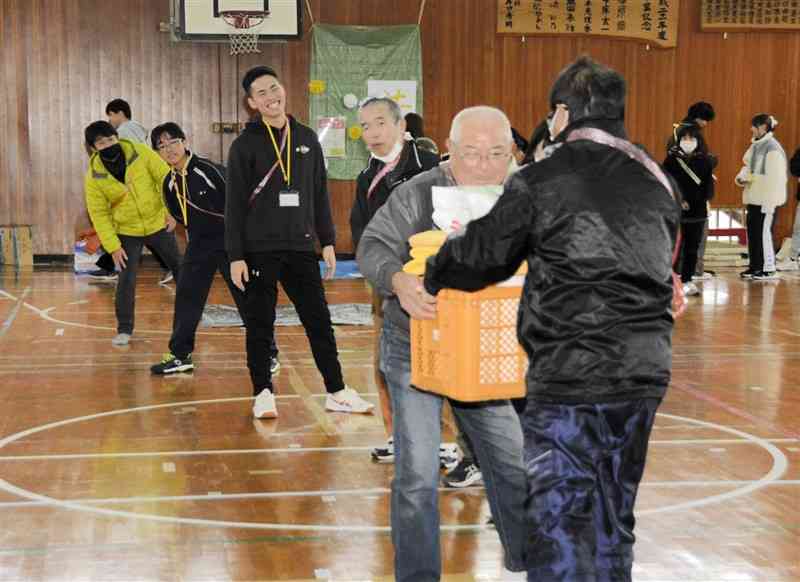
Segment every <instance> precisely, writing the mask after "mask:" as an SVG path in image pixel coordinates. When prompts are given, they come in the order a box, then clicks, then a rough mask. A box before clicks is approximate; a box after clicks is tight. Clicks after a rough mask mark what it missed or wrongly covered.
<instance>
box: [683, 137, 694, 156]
mask: <svg viewBox="0 0 800 582" xmlns="http://www.w3.org/2000/svg"><path fill="white" fill-rule="evenodd" d="M681 149H682V150H683V152H684V153H685V154H686V155H689V154H691V153H692V152H694V150H696V149H697V140H696V139H687V140H681Z"/></svg>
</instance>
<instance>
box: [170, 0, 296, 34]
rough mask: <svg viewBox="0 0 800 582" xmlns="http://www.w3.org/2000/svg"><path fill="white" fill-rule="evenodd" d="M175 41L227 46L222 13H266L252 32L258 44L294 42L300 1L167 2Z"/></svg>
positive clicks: (196, 0)
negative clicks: (275, 41) (256, 35)
mask: <svg viewBox="0 0 800 582" xmlns="http://www.w3.org/2000/svg"><path fill="white" fill-rule="evenodd" d="M171 1H172V2H173V27H172V30H173V38H174V39H175V40H176V41H193V42H228V41H229V36H228V34H229V32H230V26H229V25H228V24H226V22H225V20H224V19H223V18H222V15H223V14H224V13H226V12H245V13H252V12H261V13H267V14H268V16H267V17H266V18H264V20H263V22H262V23H261V24H260V25H259V26H258V27H257V28H256V29H254V31H256V30H257V32H258V35H259V40H261V41H269V40H289V39H298V38H300V36H301V35H302V30H303V25H302V15H303V13H302V1H303V0H171Z"/></svg>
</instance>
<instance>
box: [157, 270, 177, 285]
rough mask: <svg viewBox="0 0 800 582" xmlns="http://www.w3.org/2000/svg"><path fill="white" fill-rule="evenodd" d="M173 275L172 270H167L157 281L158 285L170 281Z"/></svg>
mask: <svg viewBox="0 0 800 582" xmlns="http://www.w3.org/2000/svg"><path fill="white" fill-rule="evenodd" d="M172 279H174V277H173V276H172V271H167V273H166V274H165V275H164V277H163V278H162V279H161V280H160V281H159V282H158V284H159V285H166V284H167V283H169V282H170V281H172Z"/></svg>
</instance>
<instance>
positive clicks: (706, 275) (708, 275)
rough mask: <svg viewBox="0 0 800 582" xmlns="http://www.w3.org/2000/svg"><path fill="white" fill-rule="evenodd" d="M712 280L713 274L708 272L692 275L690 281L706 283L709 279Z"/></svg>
mask: <svg viewBox="0 0 800 582" xmlns="http://www.w3.org/2000/svg"><path fill="white" fill-rule="evenodd" d="M713 278H714V273H709V272H708V271H703V274H702V275H697V274H695V275H692V281H708V280H709V279H713Z"/></svg>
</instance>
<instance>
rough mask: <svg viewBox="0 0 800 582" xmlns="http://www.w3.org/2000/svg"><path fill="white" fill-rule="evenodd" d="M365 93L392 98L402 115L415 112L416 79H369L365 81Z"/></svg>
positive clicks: (371, 95)
mask: <svg viewBox="0 0 800 582" xmlns="http://www.w3.org/2000/svg"><path fill="white" fill-rule="evenodd" d="M367 95H369V96H370V97H388V98H389V99H392V100H393V101H395V102H396V103H397V104H398V105H399V106H400V109H401V110H402V111H403V115H405V114H406V113H412V112H413V113H416V112H417V82H416V81H386V80H376V79H369V80H368V81H367Z"/></svg>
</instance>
